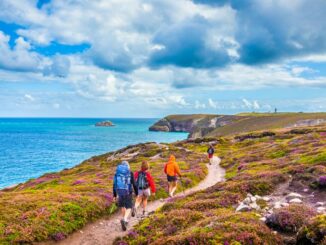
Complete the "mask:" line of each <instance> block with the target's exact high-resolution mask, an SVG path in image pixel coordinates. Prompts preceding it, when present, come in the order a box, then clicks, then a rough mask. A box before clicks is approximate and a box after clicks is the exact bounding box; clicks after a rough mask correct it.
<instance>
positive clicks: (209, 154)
mask: <svg viewBox="0 0 326 245" xmlns="http://www.w3.org/2000/svg"><path fill="white" fill-rule="evenodd" d="M214 152H215V150H214V147H213V145H212V144H209V147H208V150H207V153H208V159H209V164H210V165H212V161H213V155H214Z"/></svg>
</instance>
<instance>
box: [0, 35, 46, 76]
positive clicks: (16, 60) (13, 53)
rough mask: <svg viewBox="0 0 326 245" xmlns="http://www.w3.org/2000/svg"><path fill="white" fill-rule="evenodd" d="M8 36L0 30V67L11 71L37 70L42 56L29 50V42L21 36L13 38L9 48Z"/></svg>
mask: <svg viewBox="0 0 326 245" xmlns="http://www.w3.org/2000/svg"><path fill="white" fill-rule="evenodd" d="M9 40H10V37H9V36H7V35H5V34H4V33H3V32H2V31H0V68H2V69H8V70H13V71H37V70H39V69H40V65H41V61H42V57H41V56H40V55H39V54H37V53H35V52H32V51H30V49H31V46H30V43H29V42H27V41H26V40H25V39H23V38H22V37H18V38H17V39H16V40H15V46H14V47H13V48H10V46H9Z"/></svg>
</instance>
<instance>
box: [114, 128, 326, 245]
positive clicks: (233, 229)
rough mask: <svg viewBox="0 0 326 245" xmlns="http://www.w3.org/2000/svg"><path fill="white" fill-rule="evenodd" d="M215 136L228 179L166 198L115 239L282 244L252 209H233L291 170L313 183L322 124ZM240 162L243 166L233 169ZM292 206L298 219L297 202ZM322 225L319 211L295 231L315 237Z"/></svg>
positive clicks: (193, 145)
mask: <svg viewBox="0 0 326 245" xmlns="http://www.w3.org/2000/svg"><path fill="white" fill-rule="evenodd" d="M298 132H299V133H300V132H301V133H304V134H298ZM257 135H258V134H257ZM206 140H208V139H206ZM210 140H214V139H210ZM215 140H218V141H219V143H218V144H217V145H216V146H215V147H216V149H217V153H218V155H220V156H221V157H222V166H224V167H225V168H226V169H227V175H226V177H227V181H226V182H224V183H218V184H216V185H215V186H213V187H211V188H209V189H207V190H205V191H201V192H197V193H195V194H192V195H190V196H188V197H186V198H178V199H176V200H173V201H172V202H170V203H167V204H166V205H164V206H163V207H162V209H161V210H160V211H158V212H156V213H155V214H154V215H152V216H151V217H150V218H147V219H144V220H143V221H142V222H141V223H140V224H139V225H137V226H136V227H135V229H134V230H133V231H130V232H129V234H128V235H127V236H126V237H124V238H121V239H118V240H117V241H116V244H282V240H281V237H280V236H279V235H277V234H274V233H273V232H272V231H271V230H270V229H269V228H268V227H267V226H266V225H265V223H263V222H261V221H259V217H260V216H259V213H258V212H257V211H256V212H253V211H252V212H243V213H239V212H235V208H236V206H237V203H238V201H241V200H243V198H244V197H245V196H246V194H247V193H251V194H258V195H268V194H271V193H272V192H273V191H274V190H275V189H276V188H277V186H278V185H279V184H281V183H283V182H285V181H287V180H289V176H290V175H292V181H297V182H300V183H301V184H302V185H304V186H307V187H309V186H310V187H315V186H316V179H318V178H319V177H320V176H323V175H326V127H323V128H322V127H318V128H315V129H314V131H313V132H310V130H301V131H297V133H295V132H293V133H289V132H276V135H275V136H273V137H261V138H256V139H247V140H244V141H241V142H238V141H235V140H234V138H233V137H228V138H216V139H215ZM180 144H182V146H183V147H187V148H189V149H191V150H195V151H198V152H204V151H205V150H206V144H207V143H202V144H201V143H200V140H199V139H198V140H196V141H188V142H184V143H180ZM240 165H242V166H243V168H242V169H241V170H240V171H238V167H239V166H240ZM259 204H260V205H261V207H263V206H264V205H266V203H263V202H261V203H259ZM292 209H294V213H296V214H298V217H300V218H302V217H301V216H302V215H300V212H301V210H302V208H301V206H300V205H299V206H293V207H292ZM291 212H293V210H292V211H291ZM285 222H291V218H290V219H288V220H287V221H285ZM325 227H326V216H325V215H319V216H316V218H314V219H313V220H311V221H310V223H309V224H307V225H306V226H305V227H303V228H302V229H301V230H300V233H299V234H301V236H303V237H305V236H306V235H307V234H309V236H310V237H312V238H316V237H318V236H319V239H320V234H321V233H320V232H322V230H323V229H325ZM324 242H326V241H325V240H324Z"/></svg>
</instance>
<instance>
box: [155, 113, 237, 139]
mask: <svg viewBox="0 0 326 245" xmlns="http://www.w3.org/2000/svg"><path fill="white" fill-rule="evenodd" d="M240 118H241V117H240V116H230V115H209V114H194V115H170V116H167V117H165V118H163V119H161V120H159V121H158V122H156V123H155V124H154V125H153V126H151V127H150V128H149V130H150V131H163V132H188V133H189V138H199V137H203V136H204V135H206V134H208V133H209V132H211V131H213V130H214V129H216V128H218V127H222V126H225V125H228V124H231V123H233V122H235V121H237V120H238V119H240Z"/></svg>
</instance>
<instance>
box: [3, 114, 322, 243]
mask: <svg viewBox="0 0 326 245" xmlns="http://www.w3.org/2000/svg"><path fill="white" fill-rule="evenodd" d="M262 117H263V116H262ZM209 143H211V144H213V145H214V146H215V148H216V153H217V155H218V156H220V157H221V159H222V162H221V166H222V167H224V168H225V169H226V176H225V177H226V179H227V180H226V181H225V182H223V183H218V184H216V185H214V186H212V187H210V188H208V189H206V190H204V191H200V192H196V193H193V194H191V195H189V196H187V197H182V196H181V197H178V198H175V199H170V200H169V201H168V203H167V204H165V205H164V206H163V207H162V208H161V209H160V210H159V211H157V212H155V213H154V214H153V215H151V216H149V218H146V219H144V220H142V221H141V223H140V224H138V225H136V227H135V228H134V229H133V230H130V231H129V232H128V233H127V234H126V236H125V237H123V238H120V239H118V240H117V241H116V244H147V243H148V242H150V244H166V243H168V244H239V243H240V244H294V243H296V242H297V244H310V243H312V242H314V243H315V244H318V243H320V244H322V241H323V242H324V243H325V238H324V237H325V227H326V212H325V211H326V204H325V200H326V192H325V187H326V126H315V127H304V128H303V127H298V128H295V129H282V130H273V131H264V132H251V133H249V134H239V135H236V136H226V137H206V138H199V139H188V140H184V141H180V142H176V143H172V144H156V143H146V144H138V145H133V146H128V147H126V148H123V149H121V150H118V151H116V152H111V153H107V154H104V155H101V156H95V157H93V158H91V159H88V160H86V161H84V162H83V163H81V164H80V165H78V166H76V167H74V168H71V169H66V170H63V171H61V172H58V173H49V174H46V175H44V176H42V177H40V178H37V179H32V180H30V181H28V182H26V183H22V184H20V185H18V186H16V187H14V188H10V189H6V190H2V191H0V207H1V208H0V244H13V243H16V244H17V243H32V242H38V241H46V240H51V239H52V240H55V241H58V240H62V239H64V238H66V237H67V236H69V234H71V233H72V232H74V231H76V230H79V229H81V228H83V227H84V226H85V225H86V224H88V223H91V222H93V221H95V220H97V219H99V218H102V217H108V216H111V215H112V214H113V213H115V212H116V211H117V210H116V206H115V205H114V204H113V199H112V178H113V173H114V169H115V167H116V165H117V163H118V162H119V161H121V159H128V160H129V162H130V163H131V167H132V169H133V170H136V169H138V168H139V166H140V162H141V161H142V160H148V161H149V162H150V164H151V172H152V173H153V175H154V178H155V181H156V184H157V187H158V192H157V195H156V196H155V197H152V198H151V200H153V199H160V198H166V197H167V192H166V177H165V175H164V174H163V171H162V169H163V165H164V163H165V162H166V160H167V158H168V156H169V155H170V154H175V155H176V158H177V160H178V162H179V164H180V167H181V169H182V172H183V174H184V177H183V184H184V187H185V188H191V187H193V186H196V185H197V184H198V183H199V182H200V181H201V180H203V179H204V178H205V176H206V175H207V168H206V165H205V163H206V162H207V159H206V156H205V153H206V149H207V145H208V144H209ZM178 191H179V192H180V191H182V189H179V190H178ZM294 199H296V200H295V201H293V200H294ZM236 210H237V211H236ZM275 231H276V232H275ZM323 239H324V240H323Z"/></svg>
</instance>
